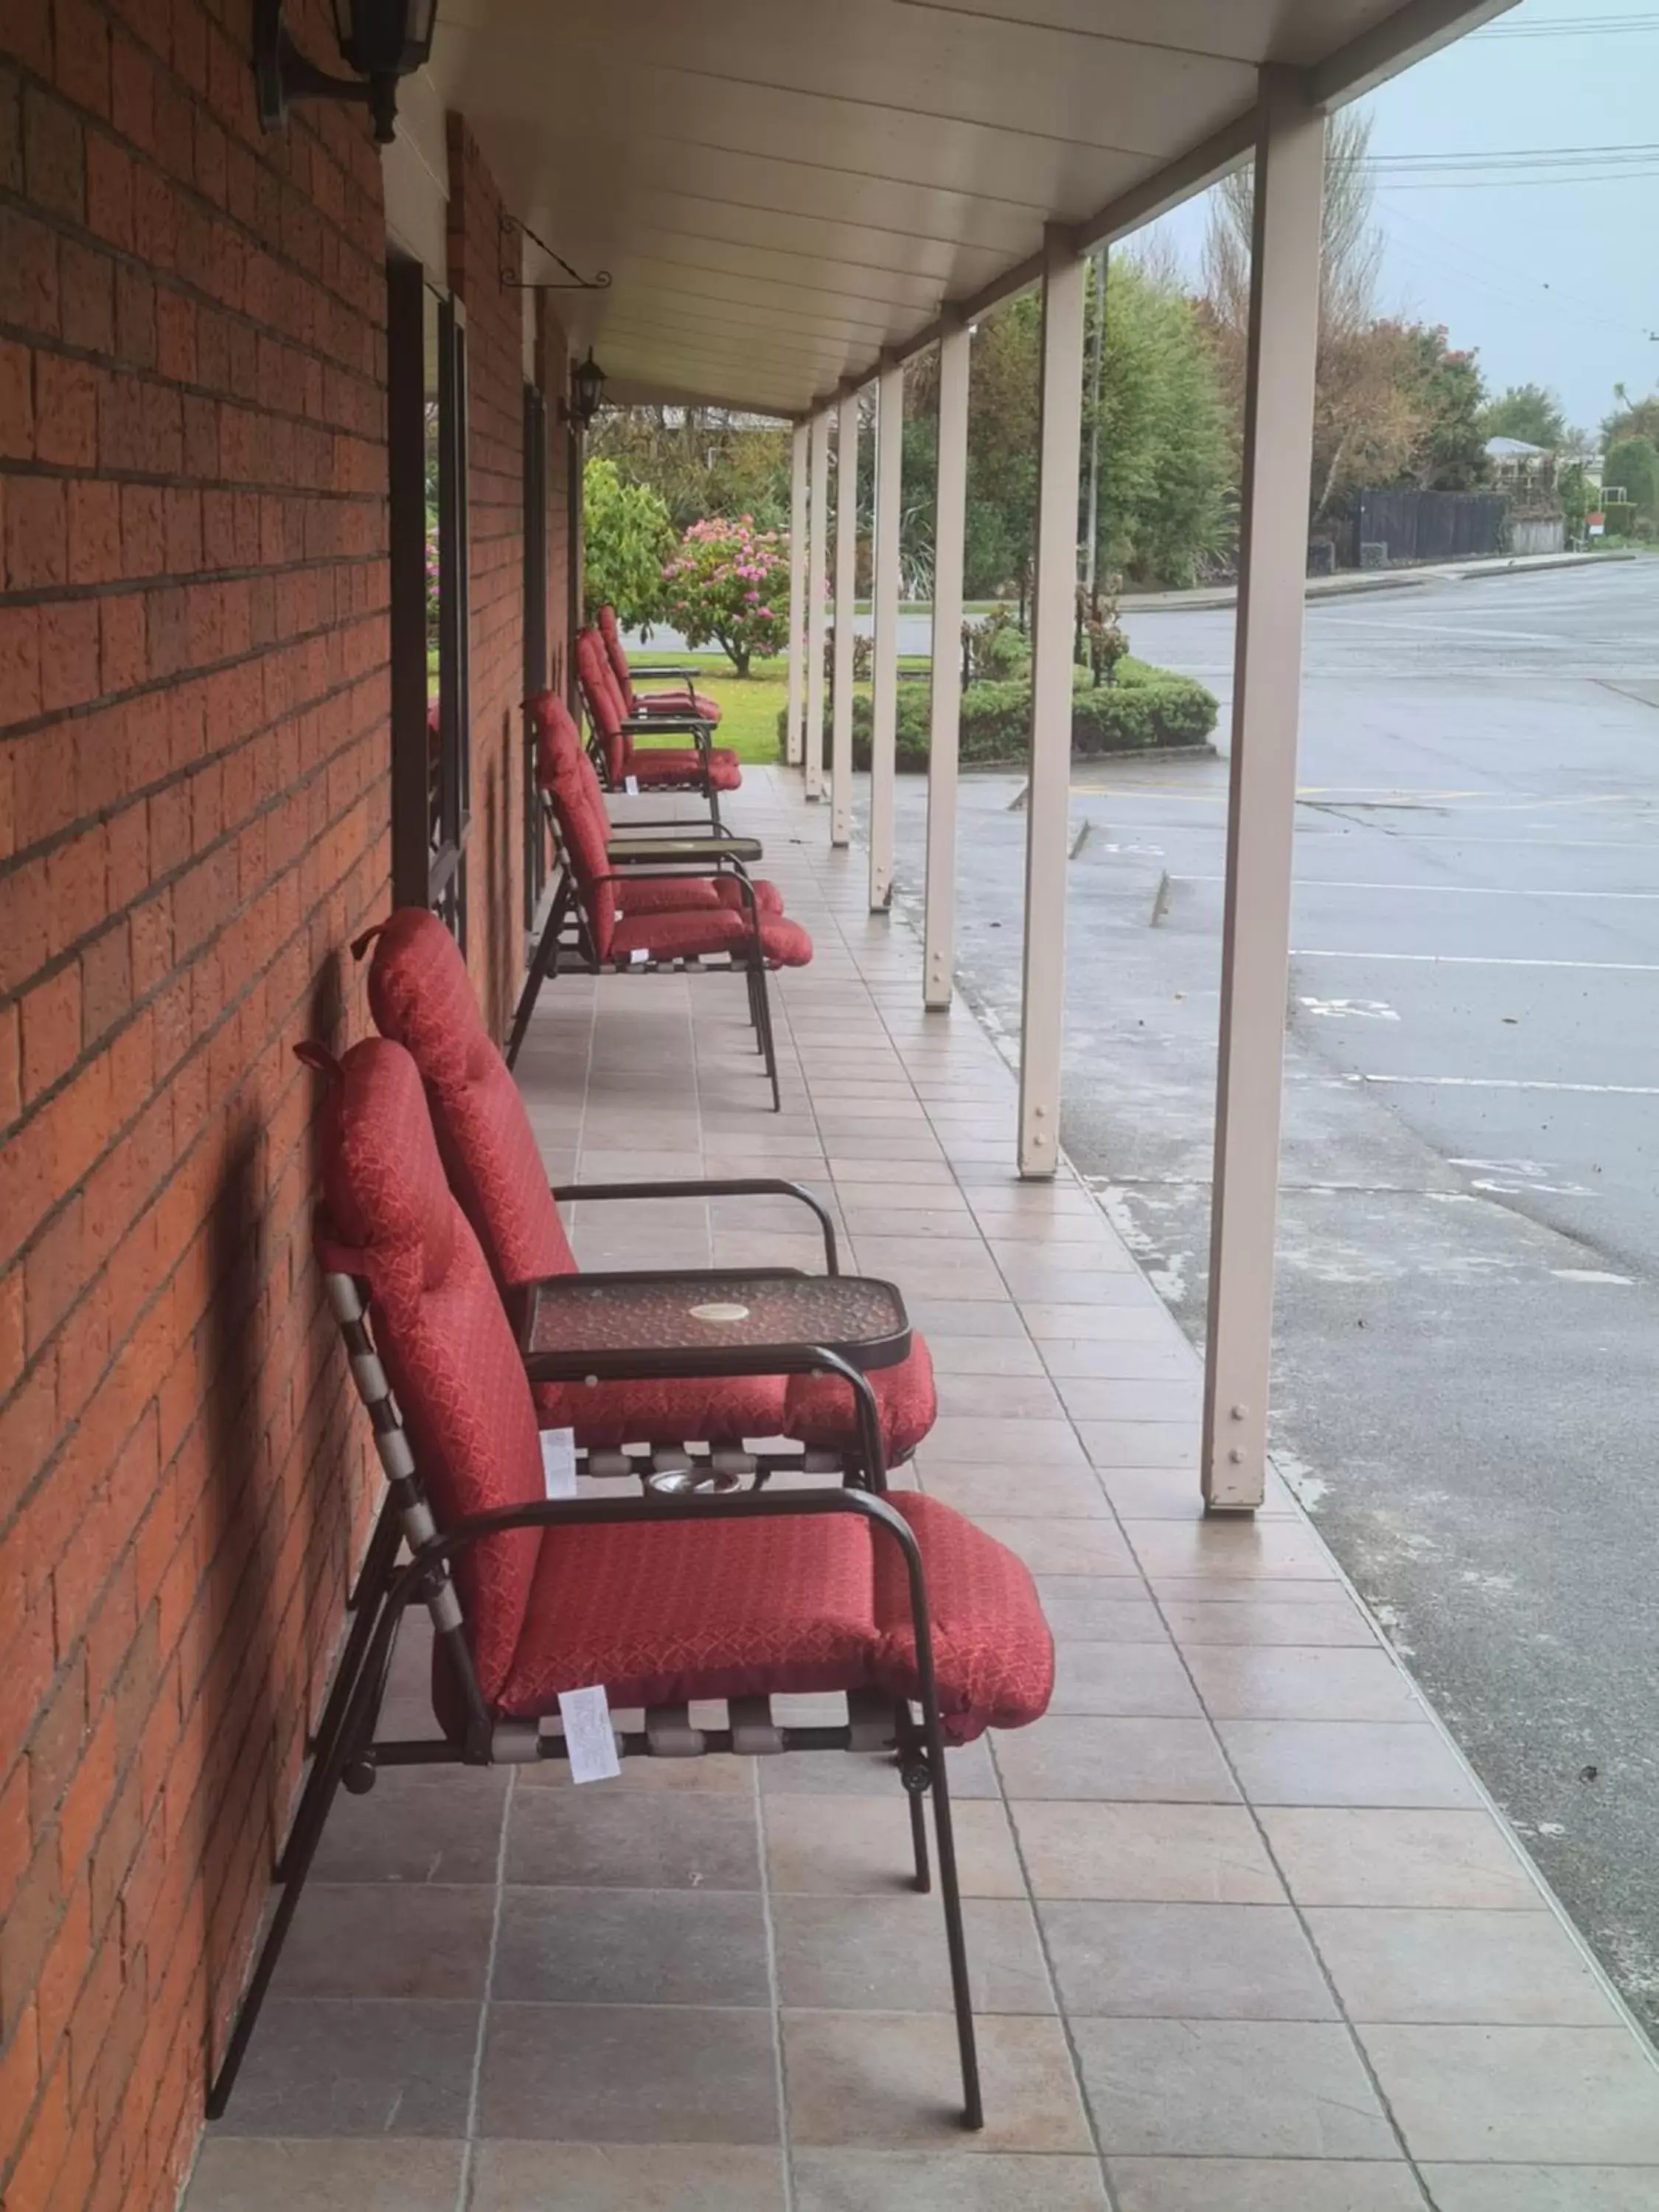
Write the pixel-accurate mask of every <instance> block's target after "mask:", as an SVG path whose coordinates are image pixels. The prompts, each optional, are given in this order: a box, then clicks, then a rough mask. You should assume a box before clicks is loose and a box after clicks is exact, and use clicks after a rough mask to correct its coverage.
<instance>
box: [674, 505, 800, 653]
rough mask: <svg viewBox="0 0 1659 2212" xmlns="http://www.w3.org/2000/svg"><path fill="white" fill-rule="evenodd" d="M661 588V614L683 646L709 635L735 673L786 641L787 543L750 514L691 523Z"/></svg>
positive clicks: (780, 648) (707, 638)
mask: <svg viewBox="0 0 1659 2212" xmlns="http://www.w3.org/2000/svg"><path fill="white" fill-rule="evenodd" d="M662 587H663V617H664V619H665V621H666V622H668V623H671V624H672V626H673V627H674V629H677V630H678V632H679V633H680V635H681V636H682V637H683V638H684V640H685V641H686V643H687V644H688V645H692V646H696V645H707V644H708V643H709V642H710V641H711V640H712V641H713V642H714V644H716V645H718V646H719V647H720V651H721V652H722V653H725V655H726V659H728V660H729V661H730V662H731V663H732V666H733V667H734V668H735V669H736V670H737V671H738V675H739V676H747V675H748V673H749V664H750V661H751V660H752V659H754V657H755V656H756V654H757V653H758V654H759V655H760V657H761V658H762V659H770V658H771V656H772V655H773V654H774V653H781V652H782V651H783V649H784V647H786V646H787V644H788V642H789V541H788V539H787V538H786V537H784V536H783V535H782V533H781V532H779V531H776V530H757V529H756V527H755V522H754V517H753V516H752V515H748V514H744V515H739V516H738V519H737V520H736V521H735V522H732V521H722V520H709V521H707V522H694V523H693V524H692V525H691V527H690V529H689V530H688V531H687V532H686V533H685V535H684V538H681V540H680V544H679V550H678V552H677V553H676V554H675V556H674V557H673V559H672V560H671V561H670V562H668V564H667V566H666V567H665V568H664V570H663V572H662Z"/></svg>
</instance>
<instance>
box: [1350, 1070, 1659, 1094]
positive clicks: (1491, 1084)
mask: <svg viewBox="0 0 1659 2212" xmlns="http://www.w3.org/2000/svg"><path fill="white" fill-rule="evenodd" d="M1337 1081H1338V1082H1339V1083H1388V1084H1395V1085H1400V1084H1407V1085H1410V1084H1415V1085H1419V1086H1424V1085H1426V1086H1427V1087H1428V1088H1430V1089H1431V1090H1436V1091H1584V1092H1586V1093H1588V1094H1589V1096H1591V1097H1598V1098H1600V1097H1611V1098H1659V1084H1647V1083H1533V1082H1529V1081H1527V1080H1526V1079H1523V1078H1522V1077H1520V1076H1513V1075H1359V1074H1351V1075H1340V1076H1339V1077H1338V1078H1337Z"/></svg>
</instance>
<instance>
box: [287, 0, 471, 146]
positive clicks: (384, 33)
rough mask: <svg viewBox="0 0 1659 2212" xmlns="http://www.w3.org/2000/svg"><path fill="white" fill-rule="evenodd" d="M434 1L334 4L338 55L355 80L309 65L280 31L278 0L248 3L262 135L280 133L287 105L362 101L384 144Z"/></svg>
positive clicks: (428, 41) (428, 42) (423, 50)
mask: <svg viewBox="0 0 1659 2212" xmlns="http://www.w3.org/2000/svg"><path fill="white" fill-rule="evenodd" d="M437 15H438V0H334V26H335V35H336V36H337V39H338V40H339V42H340V58H341V59H342V60H343V62H344V63H345V64H346V66H347V67H348V68H349V69H354V70H356V72H357V75H356V76H355V77H348V76H329V75H328V74H327V72H326V71H325V70H319V69H318V68H317V67H316V65H315V64H313V63H312V62H308V61H307V59H306V58H305V56H304V55H303V54H302V53H301V52H299V50H298V49H297V48H296V47H295V44H294V42H293V40H291V39H290V38H289V35H288V33H287V31H286V30H285V29H284V28H283V0H254V8H253V79H254V86H255V94H256V98H257V100H258V109H259V125H260V128H261V129H262V130H265V131H280V130H281V129H282V128H283V125H285V124H286V122H287V121H288V103H289V100H367V101H368V108H369V112H370V113H371V114H372V115H373V116H374V136H375V138H376V140H377V142H378V143H380V145H382V146H386V145H389V144H390V143H391V142H392V135H393V127H394V125H395V124H396V122H397V117H398V78H399V77H400V76H411V75H412V74H413V73H414V71H415V70H417V69H420V68H421V67H422V65H423V64H424V63H425V61H426V59H427V57H428V55H429V54H430V53H431V52H432V32H433V27H434V25H435V22H436V21H437Z"/></svg>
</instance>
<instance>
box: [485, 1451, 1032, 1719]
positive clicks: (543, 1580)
mask: <svg viewBox="0 0 1659 2212" xmlns="http://www.w3.org/2000/svg"><path fill="white" fill-rule="evenodd" d="M889 1502H890V1504H892V1505H893V1506H895V1507H896V1509H897V1510H898V1511H899V1512H900V1513H901V1514H902V1516H903V1517H904V1518H905V1519H906V1520H907V1521H908V1522H909V1523H910V1526H911V1528H912V1529H913V1530H914V1531H915V1536H916V1539H917V1541H918V1543H919V1545H920V1546H921V1554H922V1563H923V1567H924V1570H925V1571H926V1574H927V1584H928V1597H929V1607H930V1613H931V1616H932V1620H933V1640H934V1663H935V1668H936V1672H937V1675H938V1681H939V1704H940V1707H941V1711H942V1715H943V1717H944V1721H945V1735H946V1736H947V1738H948V1739H949V1740H950V1741H952V1742H955V1743H968V1742H970V1741H972V1740H973V1739H974V1738H975V1736H977V1735H981V1733H982V1732H983V1730H984V1729H987V1728H988V1727H999V1728H1018V1727H1022V1726H1023V1725H1024V1723H1027V1722H1029V1721H1033V1720H1036V1719H1037V1718H1038V1717H1039V1716H1040V1715H1041V1714H1042V1711H1044V1709H1045V1707H1046V1706H1047V1705H1048V1698H1049V1695H1050V1692H1051V1691H1052V1688H1053V1683H1054V1644H1053V1641H1052V1639H1051V1638H1050V1636H1049V1633H1048V1623H1047V1622H1046V1621H1045V1620H1044V1619H1043V1616H1042V1605H1041V1603H1040V1601H1039V1600H1038V1598H1037V1594H1036V1588H1035V1586H1034V1585H1033V1583H1032V1581H1031V1577H1030V1575H1029V1574H1028V1573H1027V1571H1026V1570H1025V1568H1024V1566H1023V1565H1021V1563H1020V1562H1019V1560H1018V1559H1015V1557H1014V1556H1013V1554H1012V1553H1011V1552H1008V1551H1006V1549H1005V1548H1004V1547H1002V1546H1001V1545H1000V1544H998V1543H996V1542H995V1541H994V1540H993V1539H992V1538H990V1537H988V1536H987V1535H984V1534H981V1531H980V1530H978V1529H976V1528H974V1527H973V1526H972V1524H971V1523H970V1522H966V1521H964V1520H963V1518H962V1516H960V1515H959V1514H957V1513H956V1512H954V1511H952V1510H951V1508H950V1507H949V1506H948V1505H943V1504H939V1502H938V1500H936V1499H933V1498H918V1497H915V1496H909V1495H904V1494H896V1495H895V1496H894V1497H893V1498H891V1499H890V1501H889ZM595 1683H598V1684H603V1685H604V1686H605V1689H606V1690H607V1691H608V1692H609V1693H610V1697H611V1703H612V1705H618V1706H625V1705H677V1704H680V1703H683V1702H689V1701H690V1700H692V1699H699V1698H732V1697H747V1696H776V1695H781V1694H783V1693H785V1692H813V1691H835V1690H852V1689H879V1690H884V1691H887V1692H890V1694H891V1695H892V1696H893V1697H894V1698H896V1699H898V1698H915V1697H916V1696H917V1695H918V1694H919V1684H918V1681H917V1677H916V1669H915V1638H914V1634H913V1631H912V1627H911V1620H910V1607H909V1594H908V1581H907V1578H906V1575H905V1570H904V1564H903V1559H902V1554H901V1553H900V1552H899V1549H898V1547H897V1545H896V1542H895V1541H894V1540H893V1538H892V1537H891V1536H890V1534H887V1533H886V1532H885V1531H884V1530H881V1529H878V1528H872V1525H871V1523H870V1522H867V1521H866V1520H865V1519H863V1518H862V1517H861V1516H854V1515H853V1514H851V1513H837V1514H824V1515H812V1516H801V1517H800V1518H790V1519H788V1520H778V1521H768V1520H763V1519H762V1520H753V1521H727V1522H720V1521H713V1520H711V1521H708V1522H703V1523H702V1524H695V1523H690V1522H670V1523H659V1524H656V1525H653V1526H647V1527H640V1528H617V1527H599V1528H569V1529H561V1530H557V1531H550V1532H549V1534H548V1537H547V1539H546V1541H544V1544H543V1547H542V1556H541V1559H540V1560H539V1562H538V1566H537V1571H536V1579H535V1585H534V1589H533V1590H532V1597H531V1601H530V1604H529V1607H527V1609H526V1616H525V1631H524V1635H523V1638H522V1640H521V1641H520V1646H519V1649H518V1650H517V1652H516V1653H515V1654H514V1655H513V1666H512V1670H511V1674H510V1675H509V1678H508V1680H507V1686H506V1688H505V1690H504V1691H503V1692H502V1700H501V1702H502V1709H503V1710H504V1711H507V1712H509V1713H511V1714H513V1715H514V1716H517V1717H521V1718H526V1719H528V1718H531V1717H540V1716H541V1715H542V1714H544V1713H550V1712H551V1711H554V1710H555V1709H556V1705H557V1702H558V1693H559V1692H560V1691H561V1690H569V1689H578V1688H581V1687H584V1686H587V1685H590V1684H595Z"/></svg>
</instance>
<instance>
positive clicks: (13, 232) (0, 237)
mask: <svg viewBox="0 0 1659 2212" xmlns="http://www.w3.org/2000/svg"><path fill="white" fill-rule="evenodd" d="M0 323H11V324H14V325H16V326H17V327H18V328H20V329H21V330H26V331H34V332H36V333H38V334H39V335H40V337H57V335H58V237H57V234H56V233H55V232H54V231H52V230H49V229H48V228H46V224H45V223H44V222H38V221H37V220H36V219H35V218H34V217H33V216H31V215H27V214H26V213H24V212H23V211H22V210H18V209H13V208H6V207H0Z"/></svg>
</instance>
